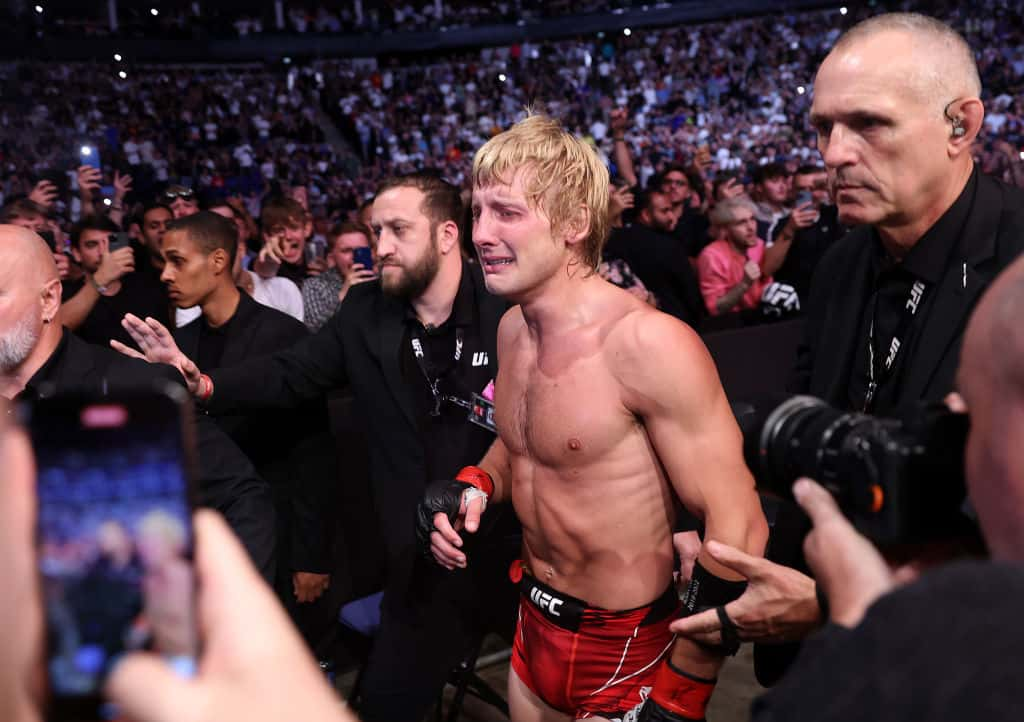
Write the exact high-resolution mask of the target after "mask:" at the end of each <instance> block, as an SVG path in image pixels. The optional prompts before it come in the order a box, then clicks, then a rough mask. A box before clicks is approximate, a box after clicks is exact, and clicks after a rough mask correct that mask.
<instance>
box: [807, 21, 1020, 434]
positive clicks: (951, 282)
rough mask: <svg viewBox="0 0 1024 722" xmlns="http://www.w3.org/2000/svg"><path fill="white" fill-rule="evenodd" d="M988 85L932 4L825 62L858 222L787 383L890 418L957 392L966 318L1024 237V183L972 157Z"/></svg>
mask: <svg viewBox="0 0 1024 722" xmlns="http://www.w3.org/2000/svg"><path fill="white" fill-rule="evenodd" d="M925 68H927V69H928V70H927V71H926V70H925ZM980 92H981V82H980V80H979V78H978V70H977V67H976V65H975V62H974V55H973V53H972V52H971V49H970V47H968V45H967V43H966V42H965V41H964V40H963V38H962V37H960V35H958V34H957V33H956V32H955V31H954V30H952V29H951V28H950V27H948V26H947V25H944V24H943V23H941V22H939V21H937V20H935V19H933V18H929V17H926V16H923V15H916V14H904V13H894V14H888V15H878V16H876V17H873V18H871V19H869V20H866V21H864V22H862V23H860V24H859V25H857V26H855V27H854V28H852V29H851V30H850V31H848V32H847V33H846V34H845V35H844V36H842V38H840V40H839V41H838V42H837V43H836V45H835V47H834V48H833V49H832V51H831V52H830V53H829V54H828V56H827V57H826V58H825V60H824V62H823V63H822V64H821V67H820V68H819V70H818V75H817V79H816V81H815V84H814V100H813V104H812V106H811V123H812V125H813V126H814V128H815V129H816V130H817V133H818V148H819V149H820V151H821V154H822V156H823V158H824V160H825V167H826V169H827V171H828V179H829V184H830V186H831V189H832V195H833V197H834V198H835V201H836V205H837V206H838V209H839V221H840V222H841V223H843V224H846V225H850V226H858V228H856V229H855V230H854V231H852V232H851V233H849V234H848V235H847V236H846V237H845V238H844V239H842V240H841V241H839V242H838V243H836V244H835V245H834V246H833V247H832V249H831V250H830V251H829V252H828V253H827V254H826V255H825V257H824V258H823V259H822V260H821V263H820V264H818V267H817V269H816V270H815V274H814V282H813V283H812V286H811V294H810V299H809V300H808V303H807V304H804V306H805V308H806V309H807V312H808V317H807V325H806V329H805V340H804V342H803V344H802V345H801V347H800V350H799V355H798V359H797V367H796V372H795V376H794V378H793V382H792V385H791V386H792V389H793V390H797V391H801V392H809V393H812V394H814V395H815V396H820V397H822V398H824V399H826V400H827V401H829V402H830V403H832V404H835V405H836V406H839V407H842V408H847V409H857V410H866V411H869V412H877V413H880V414H892V413H894V412H896V411H897V410H898V409H900V408H902V407H905V406H907V405H908V404H912V403H915V402H917V401H919V400H929V401H937V400H940V399H942V398H943V397H944V396H945V395H946V394H947V393H949V392H950V391H951V390H952V388H953V377H954V372H955V370H956V365H957V358H958V354H959V351H960V345H961V342H962V337H963V328H964V325H965V322H966V319H967V316H968V314H969V313H970V311H971V309H972V308H973V307H974V304H975V302H976V301H977V299H978V298H979V297H980V295H981V293H982V291H983V290H984V289H985V288H986V287H987V286H988V284H989V283H990V282H991V280H992V279H993V278H994V277H995V276H996V274H998V273H999V271H1000V270H1001V269H1003V268H1005V267H1006V265H1007V264H1009V263H1010V261H1012V260H1013V259H1014V258H1015V257H1016V256H1017V255H1018V254H1019V253H1020V252H1021V250H1022V249H1024V193H1022V192H1021V191H1020V190H1019V189H1014V188H1010V187H1008V186H1006V185H1004V184H1003V183H1001V182H1000V181H997V180H995V179H992V178H989V177H987V176H984V175H982V174H980V173H979V172H978V170H977V169H976V168H975V166H974V161H973V159H972V157H971V152H970V150H971V144H972V142H973V141H974V138H975V137H976V136H977V134H978V131H979V130H980V129H981V124H982V118H983V117H984V114H985V110H984V107H983V106H982V102H981V100H979V98H978V96H979V93H980Z"/></svg>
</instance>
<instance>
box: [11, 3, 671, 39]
mask: <svg viewBox="0 0 1024 722" xmlns="http://www.w3.org/2000/svg"><path fill="white" fill-rule="evenodd" d="M641 5H643V6H647V7H667V6H669V5H671V3H670V2H666V1H665V0H662V1H661V2H643V3H641V2H639V1H638V0H614V1H613V2H597V1H596V0H499V2H481V1H480V0H442V1H441V2H435V0H386V1H385V2H377V1H371V0H365V1H364V2H361V3H356V2H345V3H322V2H307V1H305V0H287V1H286V2H284V3H282V5H281V8H280V14H279V13H278V9H277V7H276V3H274V2H272V1H271V0H264V1H263V2H256V3H252V2H246V3H243V2H238V1H237V0H226V1H222V2H217V3H211V2H200V1H197V0H177V1H168V0H163V1H162V2H158V3H137V4H130V3H121V4H119V5H118V6H117V28H116V30H112V29H111V26H110V15H109V11H108V7H107V4H106V3H71V4H68V3H66V4H64V5H62V4H60V3H56V4H52V3H46V4H45V5H41V6H40V7H42V8H43V11H42V12H35V11H34V7H30V6H26V7H25V8H24V11H23V12H22V13H21V14H20V15H12V16H11V17H9V18H7V20H8V23H9V26H11V27H21V29H22V30H25V31H30V32H37V33H40V34H44V35H52V36H70V35H84V36H111V35H115V36H119V37H151V36H156V35H159V36H161V37H191V38H200V37H231V36H238V37H247V36H254V35H264V34H271V33H274V34H294V33H298V34H304V35H305V34H338V33H364V32H374V33H377V32H388V33H397V32H409V31H429V30H452V29H456V28H465V27H475V26H480V25H493V24H509V23H519V24H522V23H525V22H542V21H544V20H545V19H548V18H554V17H561V16H566V15H587V14H592V13H605V12H608V11H612V10H618V9H628V8H631V7H634V6H641ZM154 9H155V10H156V13H154V12H153V10H154ZM439 10H440V11H439Z"/></svg>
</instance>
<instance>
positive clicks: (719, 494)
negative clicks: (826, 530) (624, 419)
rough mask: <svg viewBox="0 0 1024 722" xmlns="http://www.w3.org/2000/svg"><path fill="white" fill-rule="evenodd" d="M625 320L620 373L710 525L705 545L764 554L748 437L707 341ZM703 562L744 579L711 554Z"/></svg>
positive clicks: (675, 479) (641, 318)
mask: <svg viewBox="0 0 1024 722" xmlns="http://www.w3.org/2000/svg"><path fill="white" fill-rule="evenodd" d="M624 323H627V324H629V326H628V327H627V328H626V329H625V330H624V333H623V334H622V335H621V337H620V338H619V339H618V340H617V342H616V343H615V344H614V347H613V348H614V350H615V351H616V352H618V353H617V357H618V358H617V360H616V362H615V366H616V368H617V374H616V375H617V376H618V377H619V379H620V381H621V382H622V386H623V391H624V394H625V398H624V401H625V403H626V405H627V407H628V408H629V409H630V410H631V411H633V412H634V413H635V414H636V415H637V416H638V417H640V418H641V419H642V420H643V422H644V426H645V428H646V430H647V434H648V436H649V438H650V439H651V443H652V444H653V446H654V450H655V452H656V453H657V455H658V459H659V460H660V461H661V464H662V466H663V467H664V469H665V471H666V473H667V475H668V477H669V480H670V482H671V484H672V487H673V489H674V490H675V492H676V494H678V495H679V499H680V500H681V501H682V502H683V504H684V506H686V508H687V509H688V510H689V511H690V512H692V513H693V514H694V515H695V516H697V517H698V518H700V519H703V520H704V526H705V537H704V538H705V540H707V539H715V540H717V541H721V542H724V543H726V544H729V545H731V546H734V547H736V548H738V549H742V550H744V551H746V552H747V553H750V554H757V555H760V554H762V553H763V551H764V544H765V541H766V539H767V535H768V530H767V523H766V522H765V519H764V514H763V513H762V511H761V505H760V501H759V499H758V496H757V492H756V490H755V487H754V479H753V477H752V476H751V474H750V471H749V470H748V469H747V467H746V464H745V463H744V461H743V438H742V435H741V434H740V430H739V427H738V426H737V424H736V420H735V418H734V417H733V414H732V410H731V409H730V407H729V402H728V400H727V399H726V396H725V391H724V390H723V389H722V384H721V382H720V381H719V379H718V372H717V370H716V369H715V365H714V362H713V361H712V360H711V356H710V355H709V354H708V351H707V349H706V348H705V347H704V344H703V342H702V341H701V340H700V338H699V337H698V336H697V334H696V333H694V332H693V331H692V330H691V329H690V328H689V327H687V326H686V325H684V324H682V323H680V322H678V321H677V320H675V319H673V318H672V317H670V316H667V315H665V314H660V313H655V312H649V313H636V314H632V316H631V317H629V318H627V319H625V320H624ZM699 561H700V562H701V564H702V565H705V567H706V568H707V569H708V570H709V571H711V572H714V573H716V574H721V575H722V576H723V577H724V578H730V577H731V578H738V575H736V574H734V573H733V574H730V572H729V570H728V569H727V568H725V567H722V566H720V565H718V564H717V563H716V562H715V561H714V559H712V558H710V557H709V556H707V555H702V556H701V557H699Z"/></svg>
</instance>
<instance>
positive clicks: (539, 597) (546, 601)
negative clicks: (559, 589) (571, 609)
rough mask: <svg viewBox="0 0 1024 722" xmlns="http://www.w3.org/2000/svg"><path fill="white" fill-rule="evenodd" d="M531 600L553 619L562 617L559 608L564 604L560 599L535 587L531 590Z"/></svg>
mask: <svg viewBox="0 0 1024 722" xmlns="http://www.w3.org/2000/svg"><path fill="white" fill-rule="evenodd" d="M530 600H531V601H533V603H534V604H536V605H537V607H539V608H540V609H543V610H544V611H546V612H547V613H548V614H550V615H551V616H552V617H560V616H562V615H561V614H560V613H559V612H558V607H560V606H562V605H563V604H564V602H563V601H562V600H561V599H559V598H558V597H553V596H551V595H550V594H548V593H547V592H542V591H541V590H540V589H537V588H536V587H534V588H533V589H531V590H530Z"/></svg>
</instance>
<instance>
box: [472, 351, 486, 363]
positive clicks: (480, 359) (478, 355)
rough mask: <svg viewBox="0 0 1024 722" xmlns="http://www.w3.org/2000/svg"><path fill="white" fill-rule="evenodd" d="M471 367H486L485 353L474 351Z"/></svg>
mask: <svg viewBox="0 0 1024 722" xmlns="http://www.w3.org/2000/svg"><path fill="white" fill-rule="evenodd" d="M473 365H474V366H486V365H487V352H486V351H476V352H474V353H473Z"/></svg>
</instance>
